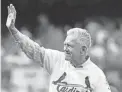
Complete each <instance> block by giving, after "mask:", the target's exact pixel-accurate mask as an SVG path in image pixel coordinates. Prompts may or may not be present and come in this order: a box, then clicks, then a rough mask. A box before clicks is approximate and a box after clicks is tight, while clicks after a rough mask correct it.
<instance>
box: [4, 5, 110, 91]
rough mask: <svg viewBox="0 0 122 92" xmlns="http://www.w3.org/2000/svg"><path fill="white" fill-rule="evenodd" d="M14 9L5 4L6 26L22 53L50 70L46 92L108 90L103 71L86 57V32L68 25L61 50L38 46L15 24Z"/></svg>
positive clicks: (89, 44)
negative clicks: (6, 13)
mask: <svg viewBox="0 0 122 92" xmlns="http://www.w3.org/2000/svg"><path fill="white" fill-rule="evenodd" d="M15 20H16V10H15V8H14V6H13V5H12V4H10V6H8V18H7V22H6V26H7V27H8V29H9V31H10V32H11V34H12V35H13V36H14V38H15V40H16V42H17V43H18V44H19V45H20V47H21V49H22V50H23V52H25V54H26V55H27V56H28V57H29V58H31V59H33V60H34V61H35V62H39V63H40V64H41V65H42V66H43V68H44V69H46V70H47V72H48V73H49V74H50V86H49V92H111V91H110V87H109V84H108V83H107V81H106V77H105V75H104V73H103V71H102V70H101V69H100V68H98V67H97V66H96V65H95V64H94V63H93V62H92V61H91V60H90V58H89V56H88V49H89V47H90V46H91V37H90V34H89V33H88V32H87V31H86V30H85V29H80V28H72V29H70V30H69V31H68V32H67V37H66V40H65V41H64V52H60V51H57V50H52V49H46V48H44V47H42V46H41V47H40V46H39V45H38V44H37V43H35V42H34V41H32V40H31V39H29V37H27V36H25V35H23V34H22V33H20V32H19V31H18V30H17V29H16V28H15Z"/></svg>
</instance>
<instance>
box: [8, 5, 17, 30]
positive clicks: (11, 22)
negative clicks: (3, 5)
mask: <svg viewBox="0 0 122 92" xmlns="http://www.w3.org/2000/svg"><path fill="white" fill-rule="evenodd" d="M15 20H16V10H15V7H14V6H13V4H10V6H8V17H7V21H6V26H7V27H8V28H9V29H10V28H13V27H15Z"/></svg>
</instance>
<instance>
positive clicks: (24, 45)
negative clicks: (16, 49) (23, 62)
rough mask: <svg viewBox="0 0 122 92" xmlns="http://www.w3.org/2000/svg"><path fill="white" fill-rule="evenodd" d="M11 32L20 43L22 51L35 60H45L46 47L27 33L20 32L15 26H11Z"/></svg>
mask: <svg viewBox="0 0 122 92" xmlns="http://www.w3.org/2000/svg"><path fill="white" fill-rule="evenodd" d="M9 31H10V33H11V34H12V36H13V37H14V39H15V41H16V43H17V44H19V46H20V48H21V49H22V51H23V52H24V53H25V54H26V55H27V56H28V57H29V58H30V59H33V60H34V61H38V62H40V61H41V62H43V61H42V60H43V55H44V48H43V47H40V46H39V45H38V44H37V43H36V42H34V41H33V40H31V39H30V38H29V37H27V36H26V35H24V34H22V33H21V32H19V30H18V29H17V28H15V27H13V28H9Z"/></svg>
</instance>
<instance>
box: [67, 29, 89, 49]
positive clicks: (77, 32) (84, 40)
mask: <svg viewBox="0 0 122 92" xmlns="http://www.w3.org/2000/svg"><path fill="white" fill-rule="evenodd" d="M67 35H73V36H75V37H76V38H77V42H79V43H80V44H82V45H83V46H86V47H87V48H89V47H91V36H90V34H89V33H88V32H87V31H86V30H85V29H81V28H72V29H70V30H68V31H67Z"/></svg>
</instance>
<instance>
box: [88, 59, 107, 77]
mask: <svg viewBox="0 0 122 92" xmlns="http://www.w3.org/2000/svg"><path fill="white" fill-rule="evenodd" d="M89 62H90V63H89V66H88V70H89V72H90V75H92V76H93V77H95V78H96V79H99V78H101V77H102V78H105V74H104V72H103V70H102V69H100V68H99V67H98V66H97V65H96V64H95V63H93V62H92V61H91V60H90V61H89Z"/></svg>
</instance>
